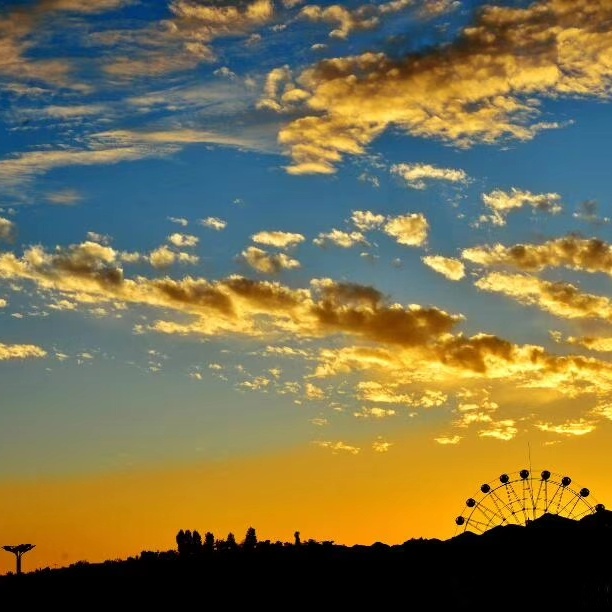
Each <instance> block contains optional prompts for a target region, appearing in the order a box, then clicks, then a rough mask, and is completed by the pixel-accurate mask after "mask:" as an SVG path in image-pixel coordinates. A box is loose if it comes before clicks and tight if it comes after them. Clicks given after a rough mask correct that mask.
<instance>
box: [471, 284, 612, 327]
mask: <svg viewBox="0 0 612 612" xmlns="http://www.w3.org/2000/svg"><path fill="white" fill-rule="evenodd" d="M475 285H476V286H477V287H478V288H479V289H482V290H484V291H494V292H497V293H502V294H504V295H507V296H508V297H511V298H513V299H515V300H517V301H518V302H520V303H521V304H528V305H536V306H538V307H540V308H541V309H543V310H546V311H547V312H550V313H551V314H554V315H556V316H558V317H564V318H567V319H576V318H600V319H605V320H608V321H609V320H612V302H611V301H610V300H609V299H608V298H606V297H601V296H597V295H591V294H588V293H582V292H581V291H580V290H579V289H578V288H577V287H575V286H574V285H572V284H570V283H562V282H554V283H553V282H550V281H545V280H541V279H539V278H536V277H534V276H529V275H527V274H500V273H492V274H489V275H487V276H485V277H484V278H481V279H479V280H478V281H476V283H475Z"/></svg>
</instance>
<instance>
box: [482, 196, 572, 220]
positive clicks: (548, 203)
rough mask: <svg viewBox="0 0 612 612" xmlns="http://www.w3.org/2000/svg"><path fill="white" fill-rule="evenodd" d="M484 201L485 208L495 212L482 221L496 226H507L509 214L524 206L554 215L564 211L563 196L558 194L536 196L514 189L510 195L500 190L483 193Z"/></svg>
mask: <svg viewBox="0 0 612 612" xmlns="http://www.w3.org/2000/svg"><path fill="white" fill-rule="evenodd" d="M482 201H483V203H484V205H485V206H487V207H488V208H490V209H491V210H492V211H493V214H492V215H490V216H486V215H484V216H482V217H481V218H480V221H483V222H484V221H490V222H491V223H493V224H494V225H505V224H506V216H507V214H508V213H509V212H511V211H512V210H517V209H519V208H522V207H524V206H531V207H532V208H534V209H536V210H540V211H544V212H548V213H550V214H553V215H556V214H558V213H560V212H561V211H562V210H563V208H562V207H561V204H560V202H561V196H560V195H559V194H558V193H539V194H535V193H531V192H530V191H522V190H521V189H516V188H514V187H513V188H512V190H511V191H510V192H509V193H508V192H506V191H502V190H500V189H496V190H494V191H492V192H491V193H483V194H482Z"/></svg>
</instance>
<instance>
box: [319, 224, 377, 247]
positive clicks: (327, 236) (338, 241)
mask: <svg viewBox="0 0 612 612" xmlns="http://www.w3.org/2000/svg"><path fill="white" fill-rule="evenodd" d="M313 243H314V244H316V245H317V246H320V247H326V246H328V245H330V244H332V245H334V246H339V247H342V248H343V249H350V248H351V247H354V246H356V245H358V244H362V245H365V246H368V245H369V242H368V241H367V240H366V237H365V236H364V235H363V234H362V233H361V232H343V231H342V230H338V229H333V230H332V231H331V232H322V233H320V234H319V235H318V236H317V237H316V238H315V239H314V240H313Z"/></svg>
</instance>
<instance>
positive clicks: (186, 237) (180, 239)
mask: <svg viewBox="0 0 612 612" xmlns="http://www.w3.org/2000/svg"><path fill="white" fill-rule="evenodd" d="M199 241H200V239H199V238H198V237H197V236H192V235H191V234H179V233H178V232H177V233H174V234H171V235H170V236H168V242H169V243H170V244H173V245H174V246H175V247H177V248H179V249H180V248H190V247H195V246H197V245H198V242H199Z"/></svg>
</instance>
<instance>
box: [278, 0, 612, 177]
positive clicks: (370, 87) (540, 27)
mask: <svg viewBox="0 0 612 612" xmlns="http://www.w3.org/2000/svg"><path fill="white" fill-rule="evenodd" d="M611 18H612V6H611V5H610V4H609V3H608V2H592V1H591V0H541V1H539V2H534V3H533V4H531V5H530V6H529V7H528V8H522V7H521V8H512V7H499V6H485V7H483V8H482V10H481V11H480V12H479V13H478V16H477V17H476V20H475V22H474V24H472V25H470V26H468V27H466V28H465V29H464V30H463V32H462V34H461V36H460V37H458V39H457V40H456V42H454V43H453V44H450V45H448V46H445V47H441V48H438V49H434V50H432V51H431V52H429V53H426V54H419V55H416V54H415V55H411V56H409V57H406V58H403V59H399V60H397V59H392V58H391V57H388V56H387V55H385V54H384V53H364V54H361V55H357V56H352V57H344V58H331V59H326V60H323V61H321V62H319V63H318V64H316V65H315V66H313V67H311V68H308V69H306V70H305V71H303V72H302V73H301V74H300V75H299V76H298V77H297V79H296V87H297V88H298V89H299V90H300V91H301V92H304V93H305V94H306V96H305V97H304V96H303V97H304V102H303V103H302V104H301V107H302V109H303V113H304V114H305V115H306V116H303V117H301V118H299V119H296V120H295V121H292V122H290V123H289V124H288V125H287V126H286V127H285V128H283V129H282V130H281V131H280V133H279V142H280V144H281V145H283V146H284V147H285V148H286V151H287V153H288V154H289V155H290V156H291V159H292V164H291V165H290V166H289V168H288V171H289V172H290V173H293V174H305V173H327V174H329V173H333V172H334V171H335V165H336V164H337V163H338V162H339V161H340V160H341V159H342V157H343V156H344V155H347V154H350V155H359V154H363V153H364V151H365V148H366V147H367V146H368V145H369V144H370V143H371V142H372V140H373V139H374V138H376V137H377V136H379V135H380V134H381V133H382V132H384V131H385V130H387V129H389V128H391V127H395V128H399V129H402V130H405V131H406V132H408V133H410V134H411V135H413V136H422V137H426V138H437V139H441V140H444V141H448V142H452V143H454V144H455V145H457V146H460V147H467V146H471V145H472V144H474V143H495V142H498V141H500V140H501V139H506V138H513V139H519V140H528V139H531V138H533V137H534V135H535V134H537V133H538V132H539V131H541V130H543V129H550V128H554V127H558V124H555V123H543V122H538V120H537V117H538V114H539V107H538V105H539V99H538V97H540V98H544V97H555V96H576V97H577V96H580V97H582V98H584V97H593V98H605V97H607V96H608V94H609V87H610V81H611V79H612V62H611V61H610V49H611V48H612V32H611V31H610V30H609V29H606V28H602V27H600V24H602V23H608V22H609V21H610V19H611ZM278 102H279V105H280V106H281V107H282V101H280V100H279V101H278Z"/></svg>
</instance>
